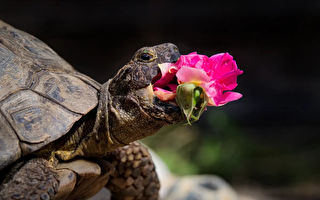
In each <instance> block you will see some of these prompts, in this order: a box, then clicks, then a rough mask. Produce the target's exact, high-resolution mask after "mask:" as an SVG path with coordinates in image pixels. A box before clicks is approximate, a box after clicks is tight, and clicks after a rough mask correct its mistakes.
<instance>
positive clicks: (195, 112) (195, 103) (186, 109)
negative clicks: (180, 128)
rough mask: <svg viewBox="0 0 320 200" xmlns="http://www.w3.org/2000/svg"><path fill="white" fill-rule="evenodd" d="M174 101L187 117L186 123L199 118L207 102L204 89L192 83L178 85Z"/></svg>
mask: <svg viewBox="0 0 320 200" xmlns="http://www.w3.org/2000/svg"><path fill="white" fill-rule="evenodd" d="M176 94H177V95H176V102H177V103H178V105H179V107H180V109H181V110H182V111H183V113H184V114H185V116H186V118H187V122H188V124H190V125H191V123H192V122H195V121H197V120H199V118H200V116H201V114H202V113H203V111H204V109H205V108H206V106H207V104H208V97H207V95H206V93H205V91H204V89H203V88H202V87H200V86H198V85H196V84H194V83H184V84H181V85H178V87H177V91H176Z"/></svg>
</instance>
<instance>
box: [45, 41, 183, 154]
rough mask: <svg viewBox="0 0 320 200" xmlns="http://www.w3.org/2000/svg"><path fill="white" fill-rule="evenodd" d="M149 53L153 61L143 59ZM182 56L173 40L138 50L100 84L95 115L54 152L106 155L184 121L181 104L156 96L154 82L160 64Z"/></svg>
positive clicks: (69, 135)
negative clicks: (162, 128)
mask: <svg viewBox="0 0 320 200" xmlns="http://www.w3.org/2000/svg"><path fill="white" fill-rule="evenodd" d="M146 54H147V55H149V56H150V57H151V58H150V60H147V61H145V60H142V59H141V57H143V56H145V55H146ZM179 55H180V54H179V52H178V49H177V47H176V46H175V45H173V44H170V43H166V44H162V45H158V46H154V47H145V48H142V49H140V50H138V51H137V52H136V53H135V55H134V57H133V58H132V59H131V61H130V62H129V63H128V64H127V65H125V66H124V67H123V68H122V69H120V70H119V72H118V73H117V74H116V76H115V77H114V78H112V79H110V80H109V81H108V82H107V83H105V84H103V85H102V86H101V91H100V97H99V105H98V108H97V110H96V114H95V115H92V117H91V118H88V120H85V121H84V122H83V123H85V124H86V125H83V124H81V125H79V127H80V128H81V129H77V130H75V132H74V133H71V134H68V135H67V136H66V137H69V138H68V139H67V141H66V143H62V144H63V145H59V146H60V148H61V149H57V150H56V152H55V154H56V155H57V156H58V157H59V158H60V159H62V160H70V159H72V158H74V157H75V156H78V155H81V156H87V157H88V156H89V157H98V156H103V155H106V154H107V153H108V152H110V151H112V150H114V149H115V148H117V147H121V146H124V145H127V144H129V143H131V142H133V141H136V140H139V139H142V138H144V137H146V136H150V135H152V134H155V133H156V132H157V131H158V130H159V129H160V128H161V127H163V126H165V125H168V124H172V123H177V122H180V121H182V120H183V115H182V113H181V111H180V109H179V107H178V106H176V105H172V104H169V103H166V102H161V101H160V100H159V99H158V98H157V97H156V96H155V95H153V91H152V85H151V84H152V81H153V78H154V77H156V76H157V75H158V74H159V73H160V69H159V66H158V64H161V63H164V62H174V61H176V59H177V58H178V57H179ZM93 117H94V118H95V120H94V122H93ZM88 123H89V125H88ZM83 127H86V128H85V129H84V128H83ZM88 127H90V128H88ZM91 128H92V129H91ZM75 133H76V134H75ZM60 144H61V143H60ZM51 146H52V147H53V148H56V147H57V146H55V145H51ZM45 149H46V148H45Z"/></svg>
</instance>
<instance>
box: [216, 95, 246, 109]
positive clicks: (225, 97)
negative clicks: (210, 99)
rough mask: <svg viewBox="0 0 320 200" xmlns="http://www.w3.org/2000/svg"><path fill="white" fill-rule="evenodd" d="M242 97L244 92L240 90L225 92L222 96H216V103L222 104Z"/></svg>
mask: <svg viewBox="0 0 320 200" xmlns="http://www.w3.org/2000/svg"><path fill="white" fill-rule="evenodd" d="M241 97H242V94H240V93H238V92H225V93H223V94H222V95H221V96H217V97H215V98H214V101H215V104H216V105H217V106H222V105H224V104H226V103H228V102H230V101H235V100H238V99H240V98H241Z"/></svg>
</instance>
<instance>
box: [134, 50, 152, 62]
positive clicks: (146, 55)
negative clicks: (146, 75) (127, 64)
mask: <svg viewBox="0 0 320 200" xmlns="http://www.w3.org/2000/svg"><path fill="white" fill-rule="evenodd" d="M138 59H139V61H142V62H151V61H153V60H154V59H155V56H154V55H153V54H151V53H150V52H143V53H141V54H140V55H139V56H138Z"/></svg>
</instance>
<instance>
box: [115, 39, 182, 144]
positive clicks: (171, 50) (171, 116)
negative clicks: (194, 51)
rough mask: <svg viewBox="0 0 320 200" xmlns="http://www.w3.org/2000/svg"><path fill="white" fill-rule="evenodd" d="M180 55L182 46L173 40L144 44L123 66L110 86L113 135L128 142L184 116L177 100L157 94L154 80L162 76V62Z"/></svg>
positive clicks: (149, 133) (180, 119) (171, 61)
mask: <svg viewBox="0 0 320 200" xmlns="http://www.w3.org/2000/svg"><path fill="white" fill-rule="evenodd" d="M179 57H180V53H179V50H178V48H177V47H176V46H175V45H174V44H171V43H165V44H160V45H157V46H153V47H144V48H141V49H139V50H138V51H136V53H135V54H134V56H133V57H132V59H131V60H130V61H129V62H128V63H127V64H126V65H125V66H124V67H123V68H121V69H120V70H119V72H118V73H117V74H116V76H115V77H114V78H113V79H112V81H111V82H110V86H109V93H110V97H111V103H110V105H111V107H112V109H110V111H109V120H110V124H111V126H110V128H111V135H112V136H113V137H115V138H116V139H117V140H119V141H120V142H122V143H124V144H128V143H129V142H132V141H134V140H137V139H141V138H143V137H145V136H147V135H152V134H154V133H155V132H156V131H157V130H158V129H160V128H161V127H162V126H164V125H166V124H173V123H178V122H180V121H182V120H183V119H184V116H183V114H182V112H181V110H180V108H179V107H178V106H177V105H176V104H174V103H168V102H163V101H161V100H160V99H159V98H158V97H156V96H155V95H154V94H153V83H154V82H155V81H156V80H157V79H159V77H161V71H160V68H159V64H162V63H173V62H176V61H177V60H178V58H179Z"/></svg>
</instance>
